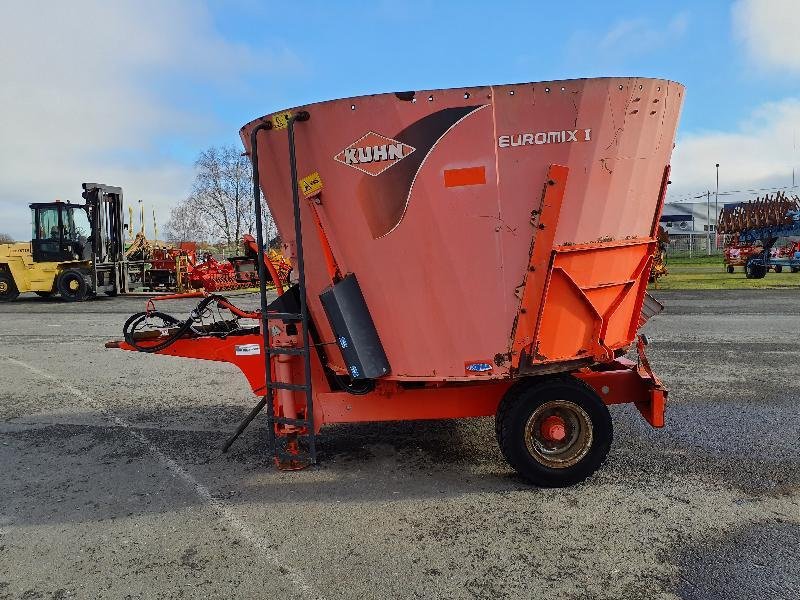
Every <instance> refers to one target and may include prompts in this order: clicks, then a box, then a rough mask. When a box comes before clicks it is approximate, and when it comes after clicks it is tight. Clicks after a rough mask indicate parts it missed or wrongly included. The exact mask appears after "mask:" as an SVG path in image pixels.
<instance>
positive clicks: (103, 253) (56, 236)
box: [0, 183, 128, 302]
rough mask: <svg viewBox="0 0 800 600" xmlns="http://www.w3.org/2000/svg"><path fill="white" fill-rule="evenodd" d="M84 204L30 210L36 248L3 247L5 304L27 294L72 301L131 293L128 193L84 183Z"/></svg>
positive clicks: (0, 283)
mask: <svg viewBox="0 0 800 600" xmlns="http://www.w3.org/2000/svg"><path fill="white" fill-rule="evenodd" d="M82 196H83V198H84V200H85V201H86V202H85V203H84V204H71V203H69V202H46V203H34V204H31V205H30V208H31V221H32V224H33V238H32V239H31V241H30V243H18V244H0V301H10V300H15V299H16V298H17V296H19V295H20V293H22V292H35V293H36V294H38V295H39V296H43V297H50V296H54V295H55V294H59V295H60V296H61V298H63V299H64V300H67V301H70V302H77V301H81V300H86V299H87V298H91V297H93V296H95V295H97V294H98V293H100V292H104V293H106V294H108V295H109V296H116V295H117V294H121V293H125V292H127V291H128V289H127V285H128V277H127V265H126V262H125V249H124V244H123V241H124V238H123V231H124V227H125V225H124V224H123V215H122V188H118V187H114V186H108V185H104V184H102V183H84V184H83V193H82Z"/></svg>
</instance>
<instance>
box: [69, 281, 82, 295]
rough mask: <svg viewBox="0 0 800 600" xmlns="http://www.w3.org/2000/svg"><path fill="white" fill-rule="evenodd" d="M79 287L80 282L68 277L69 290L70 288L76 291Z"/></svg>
mask: <svg viewBox="0 0 800 600" xmlns="http://www.w3.org/2000/svg"><path fill="white" fill-rule="evenodd" d="M79 287H80V284H79V283H78V280H77V279H70V282H69V289H70V290H72V291H73V292H76V291H78V288H79Z"/></svg>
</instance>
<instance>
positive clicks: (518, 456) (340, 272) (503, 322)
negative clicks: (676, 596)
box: [108, 78, 683, 486]
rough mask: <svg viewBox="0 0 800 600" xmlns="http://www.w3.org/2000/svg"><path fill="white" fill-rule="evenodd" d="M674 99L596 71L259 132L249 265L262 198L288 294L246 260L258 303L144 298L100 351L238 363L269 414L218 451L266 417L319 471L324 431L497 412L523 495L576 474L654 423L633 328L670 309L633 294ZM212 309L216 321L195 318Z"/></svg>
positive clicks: (666, 88)
mask: <svg viewBox="0 0 800 600" xmlns="http://www.w3.org/2000/svg"><path fill="white" fill-rule="evenodd" d="M682 95H683V86H681V85H680V84H678V83H675V82H672V81H667V80H659V79H642V78H598V79H581V80H568V81H552V82H543V83H526V84H517V85H496V86H486V87H471V88H464V89H447V90H425V91H416V92H399V93H390V94H378V95H373V96H364V97H356V98H349V99H342V100H334V101H329V102H320V103H317V104H311V105H308V106H302V107H298V108H294V109H290V110H286V111H281V112H279V113H275V114H271V115H268V116H265V117H262V118H259V119H256V120H255V121H252V122H251V123H248V124H247V125H245V126H244V127H243V128H242V130H241V138H242V141H243V143H244V146H245V148H246V151H247V153H248V154H249V156H250V158H251V160H252V164H253V175H254V189H253V194H254V205H255V209H256V210H255V214H256V220H257V241H256V256H258V255H261V253H263V249H264V240H263V239H262V234H261V232H262V224H261V222H260V218H261V207H260V202H261V192H262V191H263V194H264V197H265V198H266V199H267V202H268V204H269V207H270V210H271V212H272V214H273V216H274V218H275V221H276V224H277V227H278V231H279V233H280V236H281V239H282V240H283V242H284V244H285V248H287V255H288V256H289V258H290V260H291V265H292V267H293V273H292V279H293V280H294V281H296V283H294V284H293V285H291V286H290V287H288V288H287V289H284V287H283V282H282V281H281V278H280V277H279V276H278V274H277V273H276V272H274V271H275V270H274V269H272V270H271V271H272V272H269V273H268V270H269V261H258V263H257V268H258V270H259V271H260V278H259V281H260V284H261V307H260V309H259V310H243V309H241V308H238V307H237V306H235V305H234V304H233V303H232V302H231V301H230V300H228V299H226V298H225V297H223V296H220V295H216V294H211V295H206V296H205V297H204V298H202V300H201V301H200V304H199V306H198V307H197V309H195V310H194V311H193V312H192V315H191V316H189V317H188V318H187V319H185V320H183V319H177V318H175V317H172V316H170V315H167V314H165V313H161V312H156V311H154V310H152V305H151V310H149V311H145V312H142V313H138V314H136V315H133V316H132V317H131V318H130V319H129V320H128V322H127V323H126V325H125V328H124V334H125V339H124V341H117V342H109V344H108V346H109V347H117V348H122V349H125V350H138V351H143V352H154V353H157V354H164V355H170V356H183V357H189V358H197V359H205V360H213V361H224V362H230V363H232V364H234V365H236V366H237V367H238V368H239V369H240V370H241V371H242V373H243V374H244V375H245V377H246V378H247V380H248V382H249V383H250V386H251V388H252V390H253V392H254V394H255V395H256V396H258V397H259V399H260V400H259V402H258V404H257V405H256V406H255V407H254V409H253V410H252V412H251V413H250V415H249V416H248V417H247V419H246V420H245V421H244V422H243V423H242V424H241V425H240V426H239V429H238V430H237V431H236V432H235V434H234V435H233V437H232V438H231V439H230V440H229V441H228V443H227V444H226V445H225V449H226V450H227V449H228V448H229V447H230V445H231V443H233V441H234V440H235V439H236V437H237V436H239V435H240V434H241V433H242V431H243V430H244V429H245V427H246V426H247V425H248V423H250V422H251V421H252V420H253V419H254V418H255V417H256V416H257V415H258V413H259V412H260V411H261V410H262V409H265V410H266V415H267V417H266V418H267V422H268V427H267V431H268V435H269V442H270V446H271V449H272V452H273V454H274V456H275V461H276V464H277V466H278V467H280V468H286V469H294V468H302V467H304V466H306V465H308V464H312V463H315V462H316V460H317V433H318V432H319V430H320V428H322V427H323V426H326V425H332V424H336V423H353V422H374V421H394V420H419V419H453V418H466V417H487V416H494V417H495V423H496V433H497V441H498V443H499V445H500V448H501V449H502V452H503V454H504V456H505V458H506V459H507V460H508V462H509V463H510V464H511V465H512V466H513V468H514V469H516V470H517V471H518V472H519V473H520V474H521V475H522V476H523V477H524V478H526V479H527V480H528V481H530V482H532V483H534V484H538V485H544V486H565V485H570V484H573V483H575V482H578V481H581V480H582V479H584V478H585V477H587V476H589V475H590V474H591V473H593V472H594V471H595V470H596V469H597V468H598V467H599V466H600V464H601V463H602V462H603V460H604V459H605V457H606V455H607V453H608V451H609V448H610V445H611V441H612V420H611V416H610V413H609V410H608V405H611V404H619V403H633V404H634V405H635V406H636V407H637V408H638V410H639V411H640V412H641V414H642V415H643V417H644V418H645V419H646V421H647V422H648V423H650V424H651V425H652V426H654V427H662V426H663V425H664V410H665V401H666V397H667V391H666V389H665V388H664V386H663V385H662V383H661V382H660V381H659V379H658V378H657V377H656V375H655V374H654V373H653V371H652V369H651V368H650V365H649V363H648V361H647V359H646V357H645V354H644V346H645V342H646V340H645V338H644V337H643V336H641V335H639V334H638V330H639V328H640V327H641V326H642V324H643V323H644V322H645V321H646V320H647V319H648V318H649V317H650V316H652V315H653V314H655V313H656V312H658V311H659V310H660V308H661V306H660V305H659V304H658V302H656V301H655V300H654V299H652V298H651V297H650V296H648V295H647V293H646V286H647V281H648V277H649V275H650V269H651V263H652V260H653V256H654V254H656V252H657V250H658V240H657V232H658V222H659V217H660V214H661V208H662V205H663V202H664V197H665V194H666V189H667V184H668V183H669V181H668V180H669V161H670V155H671V152H672V147H673V143H674V139H675V132H676V128H677V123H678V117H679V112H680V107H681V104H682ZM612 115H614V116H613V118H612ZM268 279H272V280H273V281H274V283H275V285H276V294H277V297H275V298H274V299H270V298H269V297H268V296H267V292H266V289H265V283H266V282H267V280H268ZM213 305H216V307H217V308H221V309H225V310H226V311H228V312H226V313H225V314H226V315H229V317H226V318H225V319H220V320H217V321H213V322H212V321H208V322H207V321H205V320H204V317H203V315H211V314H220V313H219V311H213V312H212V311H211V310H209V309H210V308H211V307H212V306H213ZM633 348H635V349H636V354H637V356H635V357H634V358H633V359H632V360H631V359H629V358H627V357H626V354H627V353H628V352H629V351H630V350H631V349H633Z"/></svg>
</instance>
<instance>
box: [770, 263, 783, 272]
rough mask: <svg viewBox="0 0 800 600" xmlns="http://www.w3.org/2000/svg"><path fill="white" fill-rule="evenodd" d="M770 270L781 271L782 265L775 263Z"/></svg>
mask: <svg viewBox="0 0 800 600" xmlns="http://www.w3.org/2000/svg"><path fill="white" fill-rule="evenodd" d="M772 270H773V271H775V272H776V273H782V272H783V265H775V266H774V267H772Z"/></svg>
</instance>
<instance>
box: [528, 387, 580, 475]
mask: <svg viewBox="0 0 800 600" xmlns="http://www.w3.org/2000/svg"><path fill="white" fill-rule="evenodd" d="M593 437H594V436H593V433H592V420H591V418H590V417H589V415H588V414H587V413H586V411H585V410H583V408H581V407H580V406H578V405H577V404H575V403H574V402H569V401H567V400H551V401H549V402H545V403H544V404H542V405H541V406H539V407H538V408H537V409H536V410H534V411H533V413H532V414H531V416H530V417H529V418H528V422H527V423H526V424H525V445H526V446H527V448H528V452H530V453H531V456H532V457H533V458H534V459H535V460H536V461H537V462H539V463H541V464H542V465H544V466H546V467H550V468H552V469H565V468H567V467H571V466H572V465H574V464H576V463H578V462H579V461H580V460H581V459H583V457H584V456H586V454H587V453H588V452H589V449H590V448H591V447H592V441H593Z"/></svg>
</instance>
